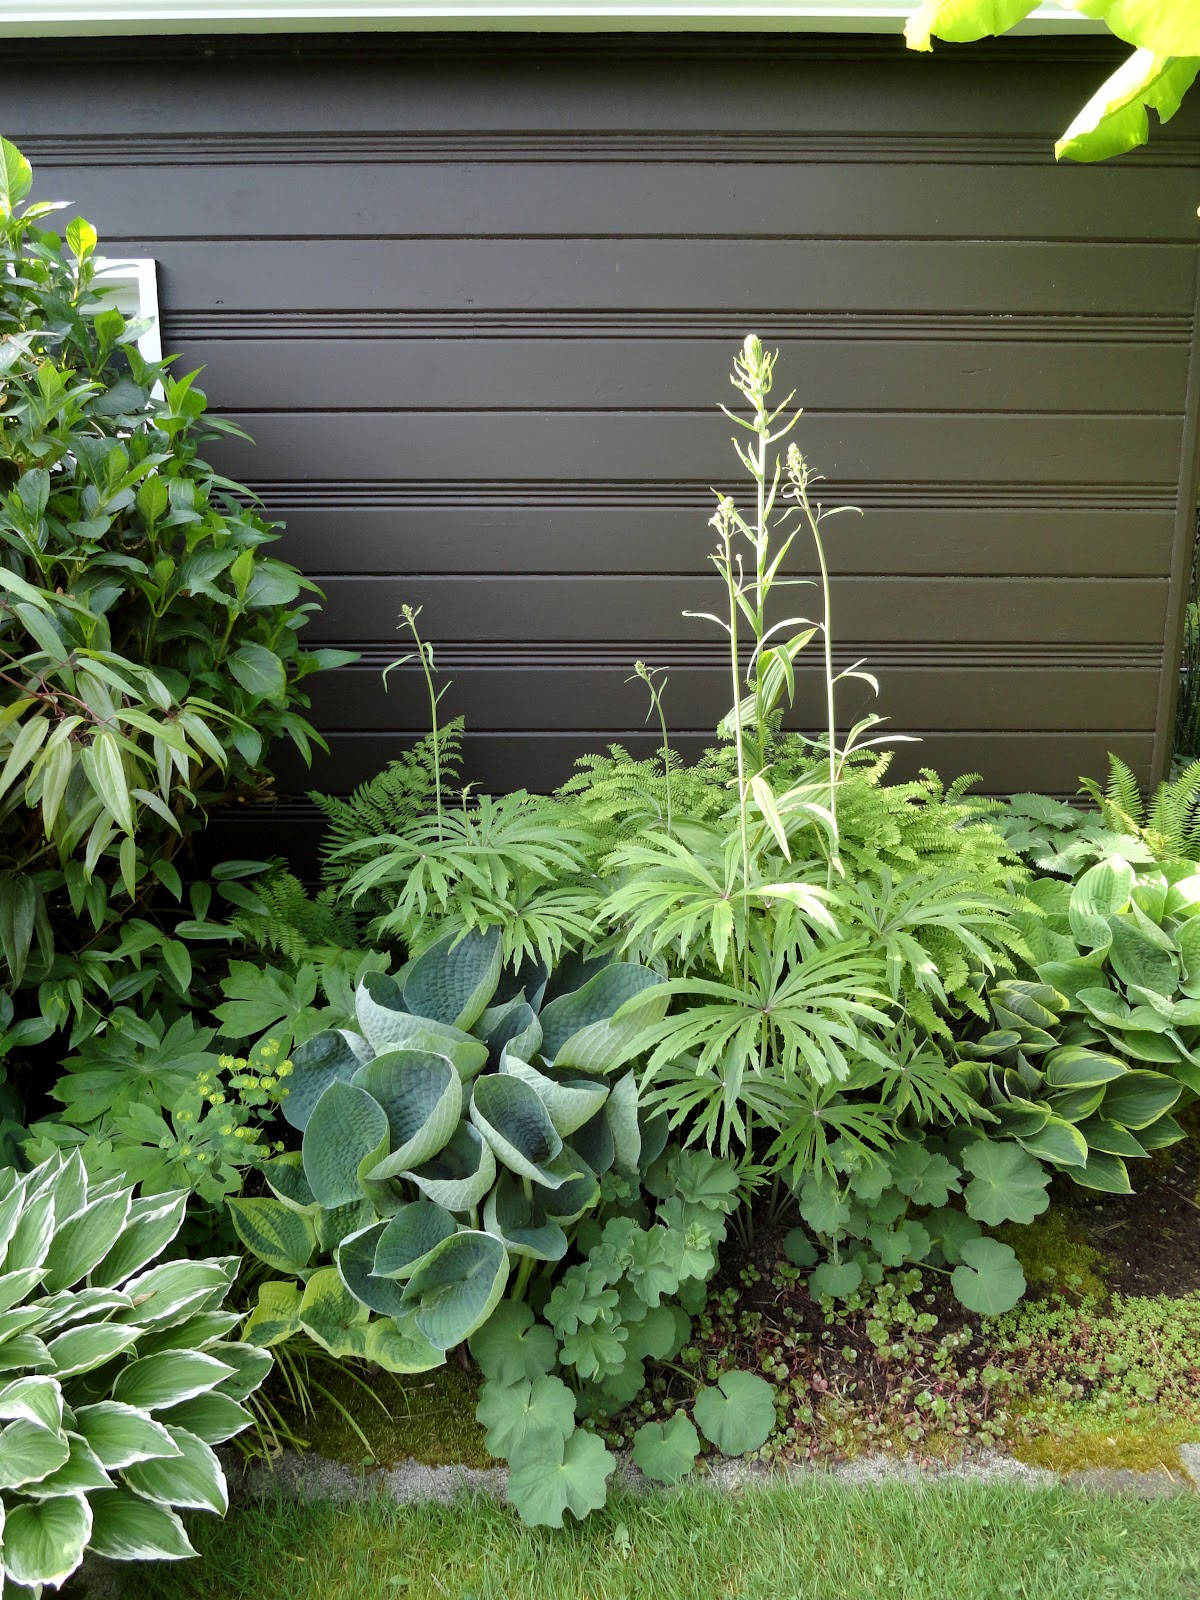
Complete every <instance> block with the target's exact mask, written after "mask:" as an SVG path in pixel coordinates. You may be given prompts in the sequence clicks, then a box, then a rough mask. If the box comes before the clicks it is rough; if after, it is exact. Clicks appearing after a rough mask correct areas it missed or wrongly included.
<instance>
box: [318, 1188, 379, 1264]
mask: <svg viewBox="0 0 1200 1600" xmlns="http://www.w3.org/2000/svg"><path fill="white" fill-rule="evenodd" d="M374 1220H375V1212H374V1209H373V1207H372V1206H371V1205H370V1204H369V1203H368V1201H367V1200H366V1199H365V1198H364V1199H361V1200H352V1201H351V1202H350V1204H349V1205H345V1206H330V1207H329V1208H328V1209H325V1208H318V1210H317V1213H316V1215H315V1216H314V1217H313V1222H314V1223H315V1225H316V1229H317V1244H318V1246H319V1247H320V1249H321V1250H323V1251H324V1252H325V1253H326V1254H327V1255H332V1254H333V1252H334V1251H335V1250H336V1249H337V1247H338V1245H339V1244H341V1242H342V1240H343V1239H347V1238H349V1236H350V1235H351V1234H352V1233H357V1232H358V1230H359V1229H360V1228H365V1227H368V1226H369V1225H370V1224H371V1223H372V1222H374Z"/></svg>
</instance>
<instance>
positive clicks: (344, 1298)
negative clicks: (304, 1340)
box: [300, 1267, 371, 1360]
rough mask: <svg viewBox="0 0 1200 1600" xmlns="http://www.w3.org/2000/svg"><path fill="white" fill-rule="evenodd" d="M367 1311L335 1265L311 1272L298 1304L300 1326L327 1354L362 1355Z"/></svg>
mask: <svg viewBox="0 0 1200 1600" xmlns="http://www.w3.org/2000/svg"><path fill="white" fill-rule="evenodd" d="M370 1315H371V1313H370V1312H369V1311H368V1310H367V1308H366V1306H364V1305H363V1304H362V1302H361V1301H359V1300H356V1299H355V1298H354V1296H353V1295H352V1294H351V1293H350V1291H349V1289H347V1288H346V1285H345V1284H344V1283H343V1282H342V1279H341V1275H340V1274H339V1272H338V1270H337V1268H336V1267H323V1268H322V1269H321V1270H320V1272H314V1273H313V1275H312V1277H311V1278H310V1279H309V1280H308V1285H307V1287H306V1288H305V1290H304V1298H303V1300H302V1301H301V1303H300V1325H301V1327H302V1328H303V1329H304V1331H305V1333H307V1334H308V1335H309V1337H310V1338H312V1339H315V1340H316V1342H317V1343H318V1344H319V1345H320V1346H321V1348H322V1349H323V1350H327V1351H328V1352H329V1354H330V1355H331V1356H336V1357H337V1358H338V1359H339V1360H344V1359H345V1358H346V1357H347V1356H358V1357H360V1358H361V1357H365V1355H366V1353H367V1335H366V1328H367V1321H368V1319H369V1317H370Z"/></svg>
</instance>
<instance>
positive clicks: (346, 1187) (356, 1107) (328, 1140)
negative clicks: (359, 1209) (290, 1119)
mask: <svg viewBox="0 0 1200 1600" xmlns="http://www.w3.org/2000/svg"><path fill="white" fill-rule="evenodd" d="M387 1148H388V1119H387V1116H386V1115H385V1113H384V1110H383V1107H382V1106H381V1105H380V1104H379V1102H378V1101H377V1100H375V1099H374V1098H373V1097H372V1096H371V1095H369V1094H368V1093H367V1092H366V1090H365V1089H356V1088H354V1087H353V1085H351V1084H349V1083H342V1082H341V1081H340V1080H339V1081H338V1082H335V1083H331V1084H330V1085H329V1087H328V1089H326V1091H325V1093H324V1094H323V1095H322V1096H321V1098H320V1099H319V1100H318V1101H317V1103H316V1105H315V1106H314V1107H313V1110H312V1115H311V1116H310V1117H309V1119H308V1126H307V1127H306V1128H305V1130H304V1145H303V1154H304V1176H305V1177H306V1178H307V1179H308V1182H309V1187H310V1188H311V1189H312V1192H313V1194H314V1195H315V1196H316V1197H317V1199H318V1200H319V1201H320V1202H321V1204H322V1206H325V1207H330V1206H341V1205H349V1204H350V1203H351V1202H352V1201H354V1200H356V1199H359V1198H361V1195H362V1188H361V1186H360V1184H359V1181H358V1175H359V1170H360V1168H362V1169H366V1170H370V1169H371V1168H373V1167H375V1166H377V1165H378V1164H379V1162H380V1161H381V1160H382V1159H383V1157H384V1156H385V1155H386V1154H387Z"/></svg>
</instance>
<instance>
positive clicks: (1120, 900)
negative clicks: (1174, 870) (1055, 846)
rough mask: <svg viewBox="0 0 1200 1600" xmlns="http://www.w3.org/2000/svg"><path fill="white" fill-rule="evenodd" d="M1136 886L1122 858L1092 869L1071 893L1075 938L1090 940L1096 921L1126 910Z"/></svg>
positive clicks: (1115, 858) (1110, 857) (1070, 909)
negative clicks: (1089, 929) (1089, 932)
mask: <svg viewBox="0 0 1200 1600" xmlns="http://www.w3.org/2000/svg"><path fill="white" fill-rule="evenodd" d="M1133 884H1134V871H1133V868H1132V867H1131V866H1130V864H1129V862H1128V861H1126V860H1124V859H1123V858H1122V857H1121V856H1115V855H1114V856H1108V857H1107V858H1106V859H1105V860H1103V861H1099V862H1097V863H1096V865H1095V866H1094V867H1089V868H1088V870H1087V871H1086V872H1085V873H1084V874H1083V875H1082V876H1081V877H1080V878H1079V880H1078V882H1077V883H1076V884H1075V886H1074V888H1073V889H1072V890H1071V899H1070V905H1069V908H1068V912H1067V915H1068V917H1069V919H1070V924H1071V932H1072V933H1073V934H1074V935H1075V937H1076V938H1077V939H1081V940H1084V941H1087V929H1088V927H1089V925H1090V924H1091V923H1092V922H1093V921H1095V920H1096V919H1100V920H1101V921H1106V920H1107V919H1108V918H1109V917H1112V916H1115V915H1116V914H1117V912H1119V911H1123V910H1124V909H1125V907H1126V906H1127V905H1128V904H1129V897H1130V895H1131V894H1132V893H1133ZM1089 942H1090V941H1089ZM1043 1026H1044V1024H1043Z"/></svg>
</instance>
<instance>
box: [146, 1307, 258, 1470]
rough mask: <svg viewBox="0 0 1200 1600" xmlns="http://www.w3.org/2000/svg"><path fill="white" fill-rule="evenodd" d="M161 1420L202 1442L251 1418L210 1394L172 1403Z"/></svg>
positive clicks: (217, 1440)
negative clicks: (178, 1404)
mask: <svg viewBox="0 0 1200 1600" xmlns="http://www.w3.org/2000/svg"><path fill="white" fill-rule="evenodd" d="M265 1287H266V1285H264V1288H265ZM162 1420H163V1422H164V1423H165V1424H166V1425H167V1426H168V1427H170V1428H186V1429H187V1431H188V1432H189V1433H194V1434H195V1435H196V1437H197V1439H203V1440H204V1442H205V1444H224V1443H225V1441H226V1440H227V1439H232V1438H233V1437H234V1435H235V1434H238V1433H241V1431H242V1429H243V1428H248V1427H249V1426H250V1424H251V1423H252V1422H253V1421H254V1418H253V1417H252V1416H251V1414H250V1412H249V1411H247V1410H246V1408H245V1406H240V1405H238V1403H237V1401H236V1400H230V1399H228V1398H227V1396H225V1395H223V1394H212V1393H210V1394H201V1395H197V1396H196V1398H195V1399H194V1400H185V1401H184V1402H183V1404H182V1405H181V1406H172V1407H171V1409H170V1410H169V1411H164V1412H163V1413H162Z"/></svg>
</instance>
